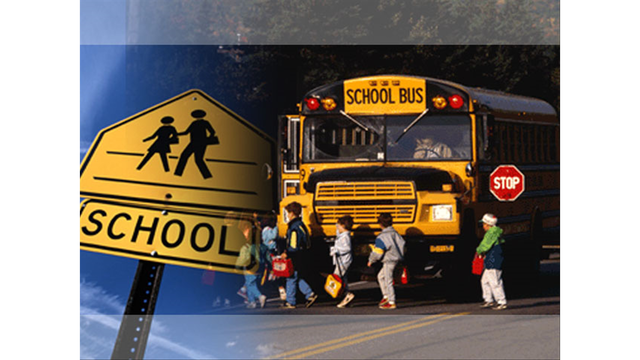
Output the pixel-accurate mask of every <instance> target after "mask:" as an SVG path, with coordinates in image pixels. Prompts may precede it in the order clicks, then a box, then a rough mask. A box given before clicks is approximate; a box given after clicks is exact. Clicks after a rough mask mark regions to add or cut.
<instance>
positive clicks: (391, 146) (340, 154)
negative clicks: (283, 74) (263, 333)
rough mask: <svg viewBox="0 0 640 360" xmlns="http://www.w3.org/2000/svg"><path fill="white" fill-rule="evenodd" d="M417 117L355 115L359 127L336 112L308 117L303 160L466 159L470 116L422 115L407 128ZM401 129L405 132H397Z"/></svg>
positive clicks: (469, 151) (468, 150)
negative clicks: (336, 114) (330, 114)
mask: <svg viewBox="0 0 640 360" xmlns="http://www.w3.org/2000/svg"><path fill="white" fill-rule="evenodd" d="M416 117H417V115H401V116H358V117H354V119H356V120H357V122H358V123H360V125H363V126H359V125H358V124H357V123H355V122H354V121H352V120H350V119H348V118H347V117H344V116H339V115H338V116H333V115H332V116H322V117H320V116H319V117H307V119H306V120H305V122H304V130H303V131H304V134H303V136H304V140H303V151H302V156H303V161H304V162H353V161H434V160H435V161H437V160H470V159H471V120H470V118H469V116H465V115H448V116H447V115H445V116H443V115H429V114H427V115H426V116H424V117H423V118H421V119H419V120H418V121H417V122H415V123H414V124H413V126H411V127H409V125H410V124H411V123H412V122H414V120H415V119H416ZM407 127H409V129H407ZM365 129H366V130H365ZM405 129H407V131H406V133H405V134H404V135H403V136H402V137H400V135H401V134H402V132H403V131H404V130H405ZM399 137H400V139H399V140H398V138H399ZM396 140H398V142H397V143H396Z"/></svg>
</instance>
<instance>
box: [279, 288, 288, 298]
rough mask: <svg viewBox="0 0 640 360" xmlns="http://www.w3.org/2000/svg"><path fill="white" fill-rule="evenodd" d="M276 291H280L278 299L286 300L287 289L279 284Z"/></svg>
mask: <svg viewBox="0 0 640 360" xmlns="http://www.w3.org/2000/svg"><path fill="white" fill-rule="evenodd" d="M278 291H279V292H280V300H282V301H286V300H287V291H286V290H285V289H284V288H283V287H282V286H280V287H279V288H278Z"/></svg>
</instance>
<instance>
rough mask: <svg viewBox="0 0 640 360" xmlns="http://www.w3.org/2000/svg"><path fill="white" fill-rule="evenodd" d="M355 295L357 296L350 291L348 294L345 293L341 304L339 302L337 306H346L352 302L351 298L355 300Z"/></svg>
mask: <svg viewBox="0 0 640 360" xmlns="http://www.w3.org/2000/svg"><path fill="white" fill-rule="evenodd" d="M354 297H356V296H355V295H353V293H350V292H349V293H347V295H345V297H344V299H342V301H341V302H340V304H338V305H337V306H338V307H339V308H343V307H346V306H347V305H348V304H349V303H350V302H351V300H353V298H354Z"/></svg>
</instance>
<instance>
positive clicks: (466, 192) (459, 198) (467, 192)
mask: <svg viewBox="0 0 640 360" xmlns="http://www.w3.org/2000/svg"><path fill="white" fill-rule="evenodd" d="M474 187H475V185H471V186H470V187H469V189H468V190H467V191H465V192H464V193H463V194H462V195H460V196H459V197H457V198H456V200H462V199H464V198H465V197H467V196H469V194H470V193H471V191H472V190H473V188H474Z"/></svg>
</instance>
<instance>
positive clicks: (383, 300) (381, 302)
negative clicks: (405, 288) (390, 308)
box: [378, 297, 389, 306]
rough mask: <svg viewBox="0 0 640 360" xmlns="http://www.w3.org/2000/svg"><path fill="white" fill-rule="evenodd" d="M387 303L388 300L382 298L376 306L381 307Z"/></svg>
mask: <svg viewBox="0 0 640 360" xmlns="http://www.w3.org/2000/svg"><path fill="white" fill-rule="evenodd" d="M388 302H389V299H387V298H386V297H383V298H382V300H380V302H379V303H378V306H382V305H384V304H386V303H388Z"/></svg>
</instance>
